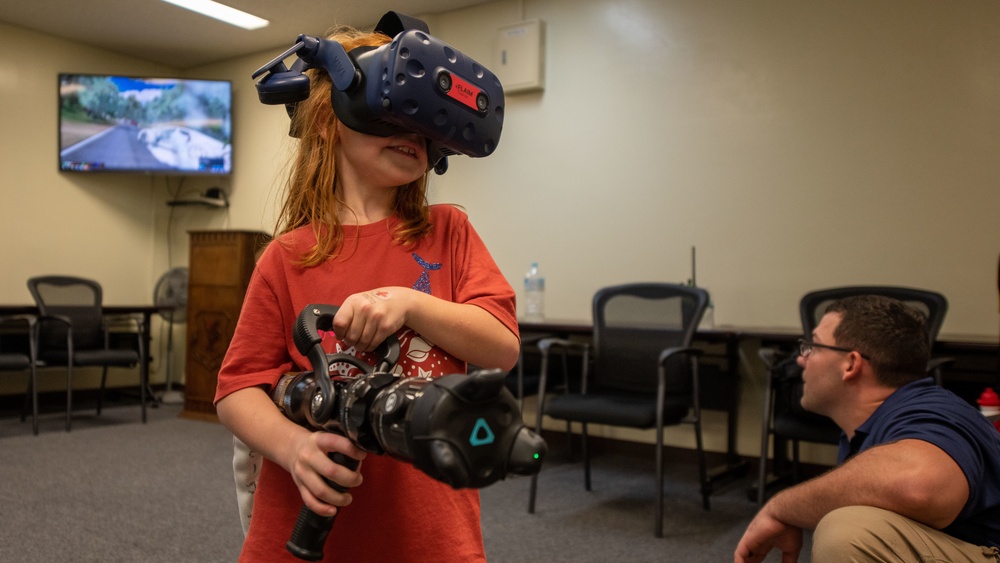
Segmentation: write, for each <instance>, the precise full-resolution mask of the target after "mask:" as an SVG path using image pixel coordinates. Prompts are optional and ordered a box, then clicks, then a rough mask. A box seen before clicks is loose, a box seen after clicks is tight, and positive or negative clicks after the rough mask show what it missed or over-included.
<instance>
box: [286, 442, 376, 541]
mask: <svg viewBox="0 0 1000 563" xmlns="http://www.w3.org/2000/svg"><path fill="white" fill-rule="evenodd" d="M330 459H332V460H333V462H334V463H337V464H340V465H343V466H344V467H346V468H348V469H350V470H351V471H354V470H356V469H357V468H358V465H359V464H360V463H361V462H360V461H358V460H356V459H354V458H352V457H347V456H346V455H344V454H342V453H340V452H332V453H331V454H330ZM324 480H325V481H326V483H327V484H328V485H330V486H331V487H333V488H334V489H335V490H336V491H338V492H341V493H346V492H347V487H344V486H342V485H339V484H337V483H334V482H333V481H331V480H329V479H324ZM336 519H337V515H336V514H334V515H333V516H320V515H319V514H316V513H315V512H313V511H312V510H309V508H308V507H307V506H306V505H302V508H301V509H300V510H299V518H298V519H297V520H296V521H295V527H294V528H293V529H292V537H291V539H289V540H288V543H286V544H285V548H286V549H288V551H289V552H290V553H291V554H292V555H294V556H296V557H298V558H299V559H305V560H306V561H319V560H320V559H323V545H324V544H325V543H326V538H327V536H329V535H330V531H331V530H332V529H333V522H334V520H336Z"/></svg>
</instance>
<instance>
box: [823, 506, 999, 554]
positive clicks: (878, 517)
mask: <svg viewBox="0 0 1000 563" xmlns="http://www.w3.org/2000/svg"><path fill="white" fill-rule="evenodd" d="M998 553H1000V552H998V550H997V548H995V547H982V546H978V545H972V544H970V543H966V542H963V541H961V540H958V539H956V538H953V537H951V536H949V535H948V534H946V533H944V532H942V531H940V530H935V529H934V528H931V527H929V526H925V525H923V524H920V523H919V522H915V521H913V520H910V519H909V518H906V517H904V516H900V515H899V514H896V513H895V512H889V511H888V510H882V509H881V508H873V507H870V506H848V507H845V508H839V509H837V510H834V511H833V512H831V513H829V514H827V515H826V516H825V517H824V518H823V519H822V520H820V523H819V525H818V526H817V527H816V531H815V532H814V533H813V546H812V563H826V562H830V563H844V562H848V561H852V562H853V561H885V562H894V563H895V562H900V561H905V562H910V561H913V562H920V563H932V562H941V563H957V562H964V561H968V562H975V563H985V562H991V563H996V562H997V561H1000V555H998Z"/></svg>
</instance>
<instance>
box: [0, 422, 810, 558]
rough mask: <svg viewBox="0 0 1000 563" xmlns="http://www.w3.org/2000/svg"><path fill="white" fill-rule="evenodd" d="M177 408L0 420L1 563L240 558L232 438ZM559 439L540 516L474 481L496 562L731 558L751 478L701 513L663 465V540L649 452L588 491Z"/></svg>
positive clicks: (602, 468) (690, 473) (690, 476)
mask: <svg viewBox="0 0 1000 563" xmlns="http://www.w3.org/2000/svg"><path fill="white" fill-rule="evenodd" d="M179 412H180V407H179V406H176V405H163V406H160V407H159V408H155V409H149V421H148V423H147V424H140V423H139V410H138V407H136V406H119V407H112V408H106V409H105V412H104V414H102V415H101V416H100V417H97V416H95V415H94V414H93V413H92V411H84V410H82V407H81V410H80V411H79V412H78V413H77V414H76V415H75V416H74V419H73V431H72V432H70V433H67V432H65V431H64V429H63V423H64V418H63V417H62V416H61V415H60V414H59V413H52V414H47V415H43V417H42V419H41V435H39V436H34V435H32V433H31V423H30V421H29V422H24V423H22V422H20V420H19V419H18V418H16V417H12V416H7V417H2V418H0V561H3V562H7V561H10V562H17V563H34V562H38V563H50V562H53V561H65V562H102V563H108V562H143V563H156V562H164V563H168V562H215V561H219V562H226V561H235V560H236V558H237V555H238V553H239V549H240V544H241V542H242V532H241V529H240V525H239V520H238V516H237V514H236V504H235V503H236V501H235V492H234V488H233V481H232V468H231V460H232V457H231V455H232V454H231V452H232V437H231V435H230V434H229V432H228V431H227V430H226V429H225V428H224V427H222V426H221V425H219V424H215V423H209V422H201V421H194V420H188V419H183V418H179V417H178V414H179ZM553 446H554V447H553V451H552V453H551V454H550V457H549V460H548V461H547V463H546V466H545V467H544V468H543V470H542V473H541V475H540V478H539V496H538V503H537V512H536V514H533V515H532V514H528V513H527V501H528V487H529V484H530V479H529V478H526V477H515V478H511V479H508V480H506V481H502V482H500V483H497V484H495V485H492V486H490V487H488V488H486V489H483V490H482V493H481V494H482V507H483V509H482V524H483V535H484V540H485V542H486V551H487V555H488V558H489V560H490V561H491V562H496V563H506V562H521V561H546V562H560V561H573V562H591V561H593V562H606V561H616V560H618V561H623V562H624V561H629V562H635V561H682V562H692V563H697V562H726V561H732V552H733V549H734V548H735V546H736V542H737V541H738V540H739V538H740V536H741V535H742V533H743V530H744V528H745V527H746V525H747V523H748V522H749V521H750V519H751V518H752V517H753V514H754V512H755V505H754V504H753V503H752V502H750V501H749V500H747V496H746V487H747V485H748V482H746V481H744V482H737V483H736V484H734V485H732V486H730V487H728V488H726V489H724V490H723V491H720V492H719V493H717V494H716V495H714V496H713V497H712V509H711V510H710V511H705V510H703V509H702V508H701V501H700V496H699V494H698V487H697V478H696V471H695V468H694V467H693V466H690V465H686V464H680V463H676V464H671V465H670V470H669V473H668V477H667V485H666V486H667V490H666V495H667V496H666V498H667V501H666V507H665V514H666V525H665V537H664V538H661V539H657V538H655V537H654V536H653V531H652V528H653V510H654V503H653V500H652V488H653V467H652V460H645V459H624V460H623V459H616V458H612V457H610V456H606V457H601V458H597V459H595V461H594V473H593V484H594V487H593V488H594V490H593V491H592V492H585V491H584V490H583V471H582V468H581V466H580V465H579V464H574V463H568V462H567V461H566V460H565V459H564V455H563V452H561V451H560V448H561V447H562V445H561V444H555V445H553ZM807 547H808V546H807ZM808 559H809V558H808V555H807V554H806V555H803V557H802V558H801V559H800V561H803V562H807V561H808ZM779 560H780V557H778V556H777V554H775V553H772V555H771V557H770V558H769V559H768V561H779Z"/></svg>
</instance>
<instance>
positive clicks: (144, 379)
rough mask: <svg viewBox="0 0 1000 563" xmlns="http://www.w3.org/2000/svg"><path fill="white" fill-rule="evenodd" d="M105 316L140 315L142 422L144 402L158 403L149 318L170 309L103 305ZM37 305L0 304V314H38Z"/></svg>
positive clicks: (144, 412)
mask: <svg viewBox="0 0 1000 563" xmlns="http://www.w3.org/2000/svg"><path fill="white" fill-rule="evenodd" d="M102 309H103V311H104V316H105V317H106V318H114V317H133V316H140V317H141V318H142V322H141V324H140V325H139V330H138V337H139V400H140V402H141V405H142V406H141V412H142V415H141V416H142V422H143V423H145V422H146V403H147V402H152V404H154V405H156V404H158V403H157V401H156V397H155V396H154V395H153V393H152V389H151V388H150V385H149V362H150V354H149V347H150V343H151V341H152V338H151V336H150V332H149V325H150V320H151V319H152V316H153V314H154V313H158V312H160V311H166V310H170V309H171V307H161V306H158V305H104V306H102ZM38 314H39V311H38V307H37V306H35V305H0V316H7V315H38Z"/></svg>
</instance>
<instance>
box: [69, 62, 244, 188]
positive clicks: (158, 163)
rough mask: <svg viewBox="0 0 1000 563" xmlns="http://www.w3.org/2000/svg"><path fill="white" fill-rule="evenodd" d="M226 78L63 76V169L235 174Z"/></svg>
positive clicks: (147, 172)
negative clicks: (233, 170) (233, 171)
mask: <svg viewBox="0 0 1000 563" xmlns="http://www.w3.org/2000/svg"><path fill="white" fill-rule="evenodd" d="M232 107H233V97H232V85H231V83H230V82H229V81H226V80H190V79H182V78H138V77H130V76H114V75H96V74H68V73H62V74H59V169H60V170H63V171H67V172H133V173H141V174H182V175H194V174H208V175H225V174H230V173H232V142H231V140H232Z"/></svg>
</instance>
